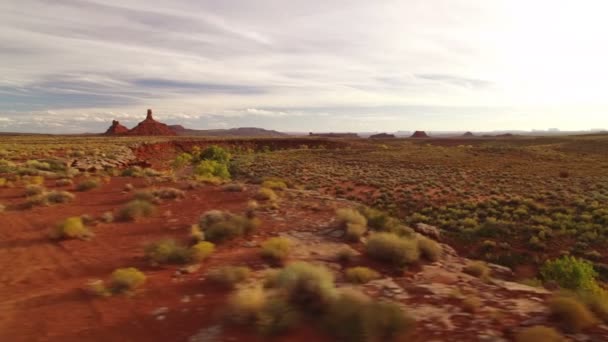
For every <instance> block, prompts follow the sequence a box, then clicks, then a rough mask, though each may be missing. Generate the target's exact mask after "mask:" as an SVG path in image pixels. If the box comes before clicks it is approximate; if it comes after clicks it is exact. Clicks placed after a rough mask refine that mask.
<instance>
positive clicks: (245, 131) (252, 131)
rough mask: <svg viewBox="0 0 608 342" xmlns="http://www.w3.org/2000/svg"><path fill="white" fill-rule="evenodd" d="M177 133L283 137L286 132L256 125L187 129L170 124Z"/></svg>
mask: <svg viewBox="0 0 608 342" xmlns="http://www.w3.org/2000/svg"><path fill="white" fill-rule="evenodd" d="M169 128H171V129H172V130H173V131H174V132H175V133H177V135H189V136H210V137H219V136H226V137H285V136H287V134H285V133H281V132H278V131H273V130H267V129H263V128H256V127H239V128H229V129H189V128H185V127H184V126H182V125H170V126H169Z"/></svg>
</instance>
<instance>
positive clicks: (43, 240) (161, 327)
mask: <svg viewBox="0 0 608 342" xmlns="http://www.w3.org/2000/svg"><path fill="white" fill-rule="evenodd" d="M126 183H132V184H133V185H135V186H136V187H142V186H145V184H143V181H142V180H141V179H133V178H124V177H116V178H113V179H112V180H111V182H110V183H109V184H107V185H104V186H103V187H101V188H99V189H95V190H92V191H90V192H84V193H77V199H76V201H75V202H74V203H72V204H62V205H56V206H51V207H39V208H34V209H31V210H27V211H21V210H10V211H7V212H5V213H3V214H1V215H2V221H3V228H2V230H1V231H0V234H1V236H0V237H1V241H2V243H1V245H0V264H2V265H6V267H4V269H3V272H2V275H1V278H0V285H1V286H0V298H2V302H1V304H0V305H1V308H2V310H1V311H0V340H2V341H133V340H137V341H184V340H187V339H188V337H190V336H192V335H194V334H195V333H196V332H197V331H198V330H199V329H201V328H202V327H205V326H207V325H211V324H214V323H217V322H218V321H220V316H221V312H222V306H223V305H224V301H225V297H226V295H227V294H228V293H229V292H228V291H226V290H223V289H219V288H217V287H215V286H213V285H209V284H208V283H205V282H204V281H201V280H200V278H201V277H203V276H204V274H205V270H207V269H209V268H212V267H214V266H217V265H224V264H229V265H234V264H239V265H248V266H250V267H252V268H254V269H255V268H259V267H260V266H261V264H262V261H261V260H260V259H259V257H258V253H257V249H254V248H243V247H240V245H241V244H242V243H243V241H244V240H243V239H237V240H236V241H234V242H231V243H225V244H222V245H220V246H219V247H218V249H217V250H216V253H215V254H214V255H213V257H212V258H211V259H209V260H208V261H206V262H205V263H203V264H202V267H201V269H200V270H199V271H197V272H195V273H193V274H187V275H184V276H181V277H176V276H175V273H176V270H177V269H178V268H179V267H175V266H173V267H171V266H168V267H151V266H149V265H148V264H147V263H146V262H145V261H144V260H143V246H144V245H145V244H146V243H147V242H150V241H155V240H158V239H161V238H164V237H175V238H176V239H181V240H184V239H185V238H187V235H188V231H189V227H190V225H191V224H192V223H195V222H197V220H198V217H199V216H200V214H201V213H203V212H205V211H206V210H211V209H223V210H230V211H233V212H242V211H244V210H245V208H246V203H247V201H248V200H249V199H250V198H251V197H252V194H251V193H250V192H243V193H234V192H223V191H221V189H220V188H219V187H214V186H204V187H202V188H200V189H196V190H191V191H189V192H188V193H187V196H186V198H185V199H184V200H182V201H179V202H173V201H167V202H164V203H163V204H161V205H160V206H159V207H158V208H157V212H156V214H155V215H154V216H153V217H151V218H146V219H142V220H141V221H138V222H136V223H121V222H116V223H109V224H105V223H100V224H99V225H97V226H96V227H94V232H95V237H94V238H93V240H91V241H80V240H69V241H63V242H52V241H51V240H50V239H49V238H48V230H49V228H50V227H51V226H52V225H53V224H54V223H55V222H57V221H59V220H61V219H63V218H66V217H68V216H78V215H83V214H88V215H92V216H95V217H98V216H99V215H101V214H102V213H104V212H106V211H112V210H115V209H116V208H117V207H119V206H120V205H121V204H123V203H125V202H127V201H128V200H130V199H131V197H132V193H128V192H124V191H123V188H124V185H125V184H126ZM48 187H49V188H52V186H50V184H49V186H48ZM22 192H23V189H19V188H16V189H3V191H1V192H0V200H2V202H3V203H5V204H9V205H12V204H15V205H16V204H19V203H20V202H22V201H23V199H24V198H23V196H22ZM321 216H323V215H321ZM262 220H263V226H262V228H261V229H260V232H259V233H258V234H259V235H260V236H266V235H268V234H272V232H273V230H274V229H273V226H272V220H265V219H264V218H262ZM127 266H134V267H137V268H139V269H141V270H142V271H144V272H145V274H146V276H147V278H148V279H147V283H146V285H145V288H144V290H142V291H140V292H138V293H136V294H135V295H134V296H132V297H128V296H115V297H112V298H96V297H94V296H92V295H90V294H88V293H87V292H86V291H85V287H86V283H87V281H88V280H90V279H100V278H101V279H104V278H107V277H108V275H109V274H110V273H111V272H112V271H113V270H114V269H116V268H120V267H127ZM184 298H188V299H189V301H188V302H185V301H186V300H185V299H184ZM159 307H167V308H168V309H169V312H168V314H167V315H166V319H164V320H162V321H159V320H157V319H156V317H155V316H154V315H152V312H153V311H154V310H156V309H158V308H159ZM228 336H233V337H234V338H237V339H238V340H250V341H257V340H263V339H262V338H259V337H257V336H256V335H255V333H251V332H245V333H242V334H239V330H238V329H235V330H234V331H231V332H229V333H228ZM278 340H281V339H278ZM289 340H290V341H299V340H302V341H310V340H322V338H321V337H320V336H317V335H316V334H315V333H314V332H313V331H312V330H307V329H302V331H301V333H300V334H296V335H294V336H291V337H290V338H289Z"/></svg>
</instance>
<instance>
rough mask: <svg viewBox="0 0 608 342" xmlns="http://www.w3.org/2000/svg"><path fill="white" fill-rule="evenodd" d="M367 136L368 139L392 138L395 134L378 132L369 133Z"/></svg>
mask: <svg viewBox="0 0 608 342" xmlns="http://www.w3.org/2000/svg"><path fill="white" fill-rule="evenodd" d="M369 138H370V139H394V138H395V135H394V134H388V133H378V134H374V135H370V136H369Z"/></svg>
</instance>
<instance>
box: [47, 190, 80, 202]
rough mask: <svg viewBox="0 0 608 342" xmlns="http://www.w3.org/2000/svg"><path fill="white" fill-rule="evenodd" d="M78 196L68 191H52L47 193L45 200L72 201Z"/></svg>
mask: <svg viewBox="0 0 608 342" xmlns="http://www.w3.org/2000/svg"><path fill="white" fill-rule="evenodd" d="M75 197H76V196H74V194H72V193H71V192H67V191H51V192H47V193H46V194H45V200H46V201H47V202H49V203H67V202H71V201H72V200H73V199H74V198H75Z"/></svg>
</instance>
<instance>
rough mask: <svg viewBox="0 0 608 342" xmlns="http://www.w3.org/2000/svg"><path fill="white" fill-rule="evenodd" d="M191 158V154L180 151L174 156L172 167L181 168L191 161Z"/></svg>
mask: <svg viewBox="0 0 608 342" xmlns="http://www.w3.org/2000/svg"><path fill="white" fill-rule="evenodd" d="M193 159H194V158H193V157H192V155H191V154H189V153H181V154H179V155H178V156H177V157H175V160H174V161H173V168H175V169H181V168H182V167H184V166H186V165H189V164H190V163H192V161H193Z"/></svg>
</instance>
